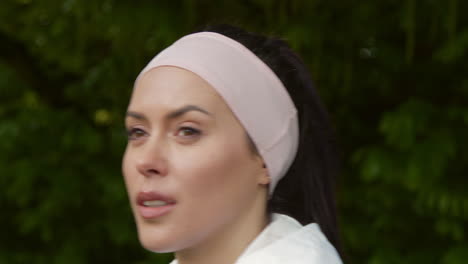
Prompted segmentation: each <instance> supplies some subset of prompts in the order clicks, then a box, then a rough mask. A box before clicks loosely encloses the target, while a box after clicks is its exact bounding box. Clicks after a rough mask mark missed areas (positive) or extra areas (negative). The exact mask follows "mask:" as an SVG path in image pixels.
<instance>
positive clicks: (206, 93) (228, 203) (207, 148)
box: [122, 66, 268, 252]
mask: <svg viewBox="0 0 468 264" xmlns="http://www.w3.org/2000/svg"><path fill="white" fill-rule="evenodd" d="M125 123H126V128H127V130H128V136H129V141H128V145H127V149H126V151H125V155H124V158H123V165H122V170H123V174H124V178H125V183H126V187H127V191H128V195H129V199H130V203H131V207H132V210H133V214H134V217H135V220H136V224H137V228H138V235H139V239H140V242H141V243H142V245H143V246H144V247H145V248H147V249H149V250H152V251H156V252H173V251H180V250H183V249H186V248H191V247H195V246H196V245H197V244H199V243H203V242H204V241H206V240H209V239H210V238H213V237H216V236H220V234H225V233H226V230H229V229H230V228H231V227H232V226H235V225H236V222H237V221H241V220H242V219H245V218H248V217H247V215H248V214H249V211H251V210H252V207H253V204H254V201H255V200H256V199H258V196H259V193H265V192H264V191H265V189H266V188H267V186H266V184H267V182H268V177H267V173H266V169H265V168H263V162H262V159H261V158H260V157H259V156H258V155H255V154H253V153H252V151H251V149H250V147H249V145H248V141H247V137H246V133H245V130H244V129H243V127H242V126H241V125H240V123H239V121H238V120H237V119H236V117H235V116H234V115H233V113H232V112H231V110H230V109H229V108H228V106H227V105H226V104H225V102H224V100H223V99H222V98H221V97H220V96H219V95H218V94H217V92H216V91H215V90H214V89H213V88H212V87H211V86H210V85H209V84H208V83H207V82H205V81H204V80H203V79H201V78H200V77H198V76H197V75H195V74H194V73H192V72H190V71H187V70H184V69H181V68H177V67H167V66H164V67H157V68H155V69H152V70H151V71H149V72H147V73H146V74H144V75H143V76H142V77H141V78H140V80H139V81H138V82H137V84H136V86H135V88H134V91H133V94H132V98H131V100H130V104H129V107H128V112H127V116H126V121H125Z"/></svg>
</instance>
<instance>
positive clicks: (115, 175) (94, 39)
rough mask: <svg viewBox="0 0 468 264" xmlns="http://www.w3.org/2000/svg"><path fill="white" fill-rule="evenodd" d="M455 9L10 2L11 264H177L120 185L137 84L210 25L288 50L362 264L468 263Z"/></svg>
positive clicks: (5, 6) (0, 98)
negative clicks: (161, 54) (302, 71)
mask: <svg viewBox="0 0 468 264" xmlns="http://www.w3.org/2000/svg"><path fill="white" fill-rule="evenodd" d="M464 10H468V4H467V2H463V1H457V0H447V1H435V0H425V1H422V0H421V1H416V0H403V1H371V0H364V1H351V0H341V1H325V0H313V1H312V0H309V1H308V0H291V1H285V0H284V1H268V0H243V1H236V0H230V1H207V0H205V1H204V0H199V1H195V0H184V1H169V0H167V1H159V0H158V1H150V0H146V1H129V0H127V1H124V0H121V1H116V0H102V1H82V0H81V1H80V0H66V1H57V0H42V1H34V0H16V1H13V0H3V1H1V2H0V186H1V188H2V189H1V194H0V209H1V217H0V226H1V227H2V231H1V235H0V263H57V264H58V263H67V264H70V263H102V262H104V263H107V262H109V263H167V262H168V261H169V260H170V258H171V256H170V255H156V254H152V253H148V252H146V251H145V250H143V249H142V248H141V247H140V245H139V244H138V240H137V237H136V230H135V226H134V223H133V218H132V215H131V212H130V208H129V205H128V201H127V197H126V192H125V188H124V185H123V180H122V176H121V172H120V162H121V156H122V153H123V149H124V147H125V143H126V139H125V136H124V132H123V119H122V118H123V114H124V112H125V109H126V105H127V103H128V98H129V94H130V91H131V89H132V83H133V80H134V78H135V77H136V74H137V73H138V72H139V71H140V70H141V69H142V67H143V66H144V65H145V63H147V62H148V61H149V60H150V59H151V58H152V57H153V56H154V55H155V54H156V53H157V52H158V51H160V50H161V49H162V48H163V47H165V46H167V45H168V44H170V43H172V42H173V41H174V40H176V39H177V38H179V37H180V36H182V35H183V34H186V33H188V32H190V31H191V30H193V29H196V28H197V27H199V26H202V25H204V24H206V23H217V22H230V23H236V24H240V25H242V26H244V27H246V28H248V29H250V30H253V31H259V32H263V33H266V34H273V35H279V36H282V37H284V38H285V39H287V40H288V41H289V42H290V43H291V44H292V46H293V47H294V49H295V50H297V51H298V52H299V53H300V54H301V55H302V56H303V57H304V59H305V60H306V62H307V64H308V65H309V67H310V69H311V72H312V74H313V76H314V80H315V82H316V85H317V88H318V89H319V92H320V94H321V95H322V97H323V99H324V101H325V103H326V105H327V107H328V109H329V111H330V112H331V114H332V117H333V122H334V125H335V126H336V129H337V132H338V135H339V141H340V144H341V149H342V152H343V154H342V155H343V170H342V174H341V178H340V184H339V213H340V224H341V229H342V235H343V243H344V247H345V250H346V252H347V255H348V256H347V262H348V263H369V264H392V263H411V264H417V263H421V264H423V263H424V264H427V263H443V264H461V263H466V261H467V259H468V240H467V235H468V234H467V228H466V227H467V222H468V221H467V220H468V193H467V192H466V189H467V186H468V179H467V178H466V176H467V164H468V155H467V154H466V149H467V147H468V144H467V135H468V74H467V73H468V71H467V65H468V64H467V63H466V61H467V57H468V56H467V51H468V28H467V25H468V20H467V17H466V16H465V15H464Z"/></svg>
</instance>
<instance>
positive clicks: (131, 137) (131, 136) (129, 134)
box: [127, 127, 146, 140]
mask: <svg viewBox="0 0 468 264" xmlns="http://www.w3.org/2000/svg"><path fill="white" fill-rule="evenodd" d="M138 132H142V133H143V134H146V132H145V131H144V130H143V129H140V128H135V127H134V128H131V129H127V138H128V140H137V139H138V138H140V136H143V135H140V136H139V137H135V134H136V133H138Z"/></svg>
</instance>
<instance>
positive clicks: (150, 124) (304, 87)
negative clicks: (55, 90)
mask: <svg viewBox="0 0 468 264" xmlns="http://www.w3.org/2000/svg"><path fill="white" fill-rule="evenodd" d="M126 128H127V131H128V139H129V142H128V145H127V149H126V151H125V155H124V158H123V165H122V170H123V174H124V178H125V182H126V187H127V191H128V195H129V199H130V203H131V207H132V210H133V213H134V216H135V221H136V224H137V229H138V235H139V239H140V242H141V243H142V245H143V246H144V247H145V248H146V249H148V250H151V251H154V252H175V256H176V259H175V260H174V261H173V263H179V264H186V263H204V264H210V263H237V264H248V263H270V264H271V263H341V260H340V257H339V255H338V253H337V251H336V250H335V248H337V249H339V246H338V243H339V242H338V232H337V226H336V213H335V205H334V204H335V203H334V196H333V184H332V183H333V180H332V179H333V176H334V174H335V173H336V171H337V154H336V152H335V149H334V143H333V138H332V131H331V128H330V124H329V121H328V119H327V114H326V111H325V110H324V108H323V106H322V105H321V103H320V100H319V97H318V96H317V94H316V92H315V90H314V89H313V86H312V82H311V80H310V78H309V75H308V71H307V69H306V67H305V66H304V64H303V63H302V62H301V61H300V59H299V58H298V57H297V56H296V55H295V53H294V52H293V51H291V49H290V48H289V47H288V46H287V44H286V43H285V42H283V41H281V40H278V39H274V38H266V37H263V36H260V35H255V34H252V33H248V32H245V31H243V30H241V29H238V28H235V27H232V26H228V25H221V26H214V27H211V28H207V29H205V30H204V31H203V32H197V33H194V34H190V35H188V36H185V37H183V38H181V39H180V40H178V41H177V42H175V43H174V44H173V45H171V46H170V47H168V48H167V49H165V50H164V51H162V52H161V53H159V54H158V55H157V56H156V57H155V58H154V59H153V60H152V61H151V62H150V63H149V64H148V65H147V66H146V67H145V68H144V69H143V70H142V72H141V73H140V74H139V76H138V77H137V80H136V81H135V86H134V90H133V94H132V97H131V100H130V104H129V106H128V112H127V116H126ZM280 180H281V181H280ZM303 225H305V226H303Z"/></svg>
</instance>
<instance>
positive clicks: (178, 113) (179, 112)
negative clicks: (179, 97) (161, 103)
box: [166, 105, 213, 119]
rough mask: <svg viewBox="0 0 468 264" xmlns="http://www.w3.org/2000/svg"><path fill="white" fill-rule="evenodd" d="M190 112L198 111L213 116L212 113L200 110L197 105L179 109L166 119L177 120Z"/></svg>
mask: <svg viewBox="0 0 468 264" xmlns="http://www.w3.org/2000/svg"><path fill="white" fill-rule="evenodd" d="M190 111H198V112H201V113H203V114H206V115H209V116H213V115H212V114H211V113H210V112H208V111H206V110H205V109H203V108H200V107H198V106H195V105H186V106H184V107H182V108H179V109H177V110H175V111H172V112H170V113H169V114H167V115H166V119H175V118H177V117H180V116H182V115H184V114H185V113H187V112H190Z"/></svg>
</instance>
